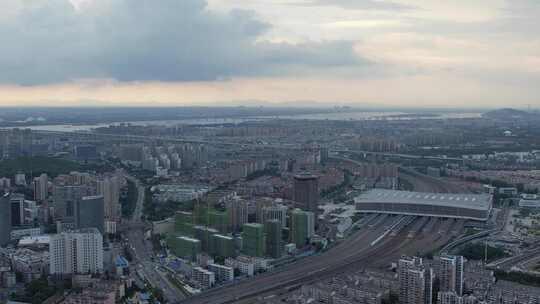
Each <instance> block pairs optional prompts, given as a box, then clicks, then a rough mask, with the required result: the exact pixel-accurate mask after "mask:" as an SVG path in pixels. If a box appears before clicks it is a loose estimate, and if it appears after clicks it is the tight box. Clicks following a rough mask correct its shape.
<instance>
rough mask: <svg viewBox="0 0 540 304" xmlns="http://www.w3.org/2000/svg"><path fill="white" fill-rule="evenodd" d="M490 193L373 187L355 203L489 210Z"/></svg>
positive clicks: (356, 199) (357, 198)
mask: <svg viewBox="0 0 540 304" xmlns="http://www.w3.org/2000/svg"><path fill="white" fill-rule="evenodd" d="M491 199H492V198H491V195H489V194H456V193H425V192H411V191H397V190H386V189H373V190H370V191H367V192H364V193H362V194H360V195H359V196H357V197H356V198H355V199H354V201H355V203H393V204H417V205H436V206H447V207H462V208H468V209H477V210H487V209H489V208H490V207H491Z"/></svg>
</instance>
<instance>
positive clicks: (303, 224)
mask: <svg viewBox="0 0 540 304" xmlns="http://www.w3.org/2000/svg"><path fill="white" fill-rule="evenodd" d="M290 230H291V232H290V235H291V242H292V243H294V244H296V247H297V248H301V247H304V246H305V245H306V243H307V242H309V239H310V238H311V237H312V236H313V235H314V234H315V215H314V214H313V212H309V211H302V210H300V209H295V210H293V211H292V212H291V226H290Z"/></svg>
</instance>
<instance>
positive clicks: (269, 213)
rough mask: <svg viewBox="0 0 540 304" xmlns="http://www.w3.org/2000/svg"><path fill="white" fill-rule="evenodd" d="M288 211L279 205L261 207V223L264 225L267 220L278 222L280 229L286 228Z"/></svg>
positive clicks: (285, 207)
mask: <svg viewBox="0 0 540 304" xmlns="http://www.w3.org/2000/svg"><path fill="white" fill-rule="evenodd" d="M288 209H289V208H288V207H287V206H285V205H281V204H277V205H273V206H266V207H263V208H262V219H261V220H262V221H261V223H265V222H266V221H269V220H278V221H279V222H280V223H281V227H283V228H285V227H287V210H288Z"/></svg>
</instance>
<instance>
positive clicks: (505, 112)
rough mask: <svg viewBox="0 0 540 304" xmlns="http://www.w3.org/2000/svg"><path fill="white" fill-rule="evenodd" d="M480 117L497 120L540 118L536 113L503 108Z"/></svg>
mask: <svg viewBox="0 0 540 304" xmlns="http://www.w3.org/2000/svg"><path fill="white" fill-rule="evenodd" d="M482 117H484V118H490V119H497V120H531V119H538V118H540V115H539V114H538V113H531V112H527V111H522V110H517V109H511V108H505V109H498V110H493V111H489V112H486V113H484V114H482Z"/></svg>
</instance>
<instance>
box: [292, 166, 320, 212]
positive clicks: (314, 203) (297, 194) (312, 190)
mask: <svg viewBox="0 0 540 304" xmlns="http://www.w3.org/2000/svg"><path fill="white" fill-rule="evenodd" d="M294 201H295V202H298V203H299V204H301V206H302V209H304V210H307V211H311V212H313V213H317V209H318V203H319V178H318V177H317V176H315V175H311V174H300V175H296V176H295V177H294Z"/></svg>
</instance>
